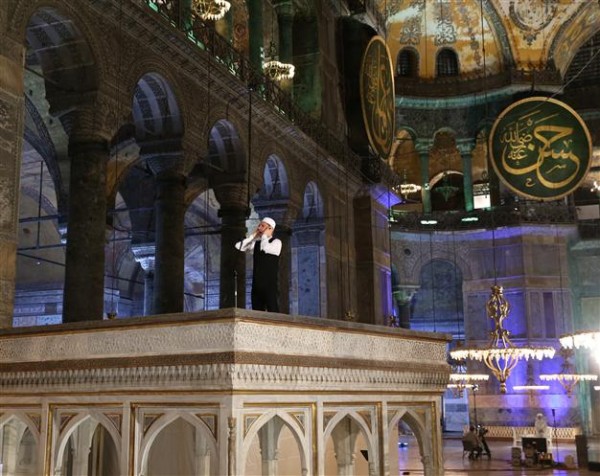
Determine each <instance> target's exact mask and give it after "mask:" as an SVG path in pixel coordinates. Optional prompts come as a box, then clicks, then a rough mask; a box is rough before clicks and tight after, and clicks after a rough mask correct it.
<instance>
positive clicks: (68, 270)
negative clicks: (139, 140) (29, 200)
mask: <svg viewBox="0 0 600 476" xmlns="http://www.w3.org/2000/svg"><path fill="white" fill-rule="evenodd" d="M69 158H70V160H71V173H70V187H69V215H68V229H67V250H66V259H65V289H64V297H63V322H79V321H91V320H102V319H103V312H104V261H105V250H104V248H105V245H106V164H107V163H108V159H109V149H108V142H107V141H106V140H105V139H103V138H101V137H89V138H85V139H79V138H77V137H75V139H73V138H71V141H70V142H69Z"/></svg>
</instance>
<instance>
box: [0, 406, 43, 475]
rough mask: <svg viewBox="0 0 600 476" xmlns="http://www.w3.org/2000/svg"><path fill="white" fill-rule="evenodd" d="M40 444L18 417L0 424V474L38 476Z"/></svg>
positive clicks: (39, 471) (10, 418)
mask: <svg viewBox="0 0 600 476" xmlns="http://www.w3.org/2000/svg"><path fill="white" fill-rule="evenodd" d="M38 453H39V448H38V442H37V440H36V436H35V435H34V434H33V433H32V431H31V429H30V428H29V426H28V425H27V424H26V423H25V422H24V421H22V420H21V419H20V418H18V417H9V418H8V419H7V420H6V421H4V422H0V462H1V463H2V465H0V468H1V469H2V471H0V474H2V475H18V476H36V475H38V474H40V473H41V469H40V461H38Z"/></svg>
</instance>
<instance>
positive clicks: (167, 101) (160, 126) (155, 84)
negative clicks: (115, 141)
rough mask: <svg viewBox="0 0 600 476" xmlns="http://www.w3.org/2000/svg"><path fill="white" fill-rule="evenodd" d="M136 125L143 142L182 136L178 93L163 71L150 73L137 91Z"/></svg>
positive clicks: (133, 110)
mask: <svg viewBox="0 0 600 476" xmlns="http://www.w3.org/2000/svg"><path fill="white" fill-rule="evenodd" d="M132 115H133V124H134V126H135V134H136V138H137V140H138V141H140V142H145V141H155V140H161V139H166V138H175V137H181V135H183V131H184V124H183V117H182V114H181V110H180V106H179V100H178V96H177V95H176V93H175V89H174V88H173V83H172V82H171V81H170V80H169V79H167V77H165V76H164V75H163V74H162V73H158V72H154V71H152V72H146V73H145V74H144V75H143V76H141V77H140V78H139V79H138V82H137V84H136V87H135V89H134V92H133V106H132Z"/></svg>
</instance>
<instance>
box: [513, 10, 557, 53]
mask: <svg viewBox="0 0 600 476" xmlns="http://www.w3.org/2000/svg"><path fill="white" fill-rule="evenodd" d="M557 4H558V0H519V1H518V2H515V1H511V2H510V7H509V14H510V19H511V20H512V21H513V23H514V24H515V25H516V26H517V27H518V28H519V29H520V30H522V31H523V38H524V39H525V41H527V44H528V45H531V44H532V43H533V42H534V41H535V40H536V38H537V36H538V34H539V32H540V31H542V30H543V29H544V28H545V27H546V26H547V25H548V24H549V23H550V22H551V21H552V19H553V18H554V17H555V15H556V11H557V9H558V5H557Z"/></svg>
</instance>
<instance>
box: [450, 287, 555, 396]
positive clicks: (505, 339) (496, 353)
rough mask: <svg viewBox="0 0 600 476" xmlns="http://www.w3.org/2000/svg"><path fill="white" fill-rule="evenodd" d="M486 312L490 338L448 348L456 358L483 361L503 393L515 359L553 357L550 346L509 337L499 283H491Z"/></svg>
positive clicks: (504, 300)
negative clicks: (490, 325)
mask: <svg viewBox="0 0 600 476" xmlns="http://www.w3.org/2000/svg"><path fill="white" fill-rule="evenodd" d="M486 311H487V315H488V317H489V318H490V319H492V320H493V321H494V330H493V331H491V332H490V341H489V343H488V346H487V347H484V348H477V347H474V348H460V349H456V350H454V351H452V352H450V356H451V357H452V358H453V359H456V360H466V359H470V360H476V361H479V362H483V363H484V364H485V365H486V366H487V367H488V368H489V369H490V370H491V371H492V373H493V374H494V377H496V379H497V380H498V382H499V383H500V393H506V381H507V380H508V378H509V376H510V374H511V372H512V370H513V369H514V368H515V367H516V365H517V364H518V363H519V360H521V359H525V360H529V359H537V360H541V359H544V358H552V357H554V353H555V352H556V350H555V349H554V348H553V347H535V346H520V347H517V346H516V345H515V344H514V343H513V342H512V341H511V340H510V332H509V331H508V330H507V329H504V327H503V323H504V320H505V319H506V318H507V317H508V314H509V312H510V304H509V303H508V301H507V300H506V298H505V297H504V292H503V288H502V286H498V285H494V286H492V293H491V295H490V297H489V299H488V302H487V303H486Z"/></svg>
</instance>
